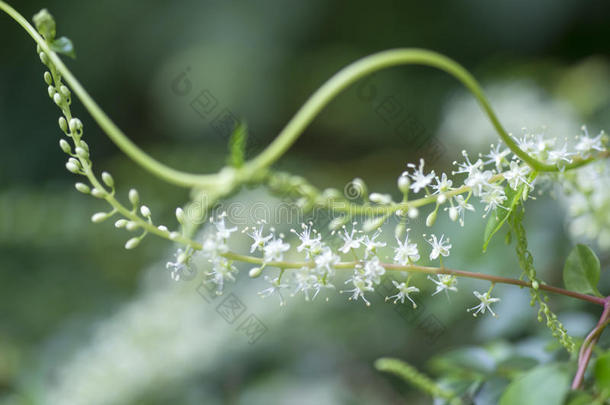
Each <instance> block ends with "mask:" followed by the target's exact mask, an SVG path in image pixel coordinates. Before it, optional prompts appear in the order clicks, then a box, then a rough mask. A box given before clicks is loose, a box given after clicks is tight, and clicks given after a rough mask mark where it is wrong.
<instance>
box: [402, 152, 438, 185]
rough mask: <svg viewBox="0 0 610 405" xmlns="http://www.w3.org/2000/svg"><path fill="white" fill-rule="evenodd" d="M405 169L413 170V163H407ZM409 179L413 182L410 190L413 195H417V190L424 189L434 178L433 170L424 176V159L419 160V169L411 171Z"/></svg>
mask: <svg viewBox="0 0 610 405" xmlns="http://www.w3.org/2000/svg"><path fill="white" fill-rule="evenodd" d="M407 167H410V168H412V169H415V167H416V166H415V165H414V164H413V163H409V164H408V165H407ZM409 177H411V179H412V180H413V183H412V184H411V189H412V190H413V192H415V193H419V190H421V189H422V188H425V187H426V186H427V185H428V184H430V182H431V181H432V179H433V178H434V170H433V171H431V172H430V173H429V174H424V159H420V160H419V169H417V170H415V171H413V173H411V174H409Z"/></svg>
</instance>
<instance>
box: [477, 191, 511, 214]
mask: <svg viewBox="0 0 610 405" xmlns="http://www.w3.org/2000/svg"><path fill="white" fill-rule="evenodd" d="M481 201H482V202H483V203H485V204H486V205H485V215H484V216H486V215H487V214H489V213H490V212H491V211H493V210H495V209H496V208H497V207H502V208H505V207H503V206H502V203H503V202H504V201H506V194H505V193H504V189H503V188H502V187H500V186H498V185H497V184H493V185H490V186H489V187H488V188H487V189H486V190H485V192H484V193H482V194H481Z"/></svg>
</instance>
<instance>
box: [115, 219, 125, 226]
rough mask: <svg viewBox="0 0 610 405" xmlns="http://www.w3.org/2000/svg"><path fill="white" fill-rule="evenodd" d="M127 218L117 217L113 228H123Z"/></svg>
mask: <svg viewBox="0 0 610 405" xmlns="http://www.w3.org/2000/svg"><path fill="white" fill-rule="evenodd" d="M127 222H128V221H127V220H126V219H124V218H121V219H117V220H116V222H115V223H114V227H115V228H125V226H126V225H127Z"/></svg>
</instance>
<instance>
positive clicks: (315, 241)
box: [290, 222, 323, 259]
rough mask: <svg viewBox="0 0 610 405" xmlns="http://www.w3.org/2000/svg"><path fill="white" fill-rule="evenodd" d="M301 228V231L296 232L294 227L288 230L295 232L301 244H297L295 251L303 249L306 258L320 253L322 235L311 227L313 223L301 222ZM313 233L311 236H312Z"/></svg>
mask: <svg viewBox="0 0 610 405" xmlns="http://www.w3.org/2000/svg"><path fill="white" fill-rule="evenodd" d="M301 228H302V229H303V231H302V232H301V233H298V232H297V231H295V230H294V229H291V230H290V231H291V232H293V233H294V234H296V235H297V236H298V237H299V240H300V241H301V244H300V245H299V246H297V251H298V252H302V251H305V254H306V255H307V258H308V259H309V258H311V257H312V256H315V255H317V254H318V253H320V250H321V249H322V246H323V245H322V235H320V234H319V233H318V231H316V230H315V229H313V224H312V223H311V222H310V223H309V225H305V224H301ZM312 233H313V235H314V236H313V237H312Z"/></svg>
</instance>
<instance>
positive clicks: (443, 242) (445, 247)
mask: <svg viewBox="0 0 610 405" xmlns="http://www.w3.org/2000/svg"><path fill="white" fill-rule="evenodd" d="M444 238H445V235H441V237H440V239H437V238H436V235H430V239H428V240H427V241H428V243H429V244H430V246H432V252H430V260H435V259H436V258H438V257H439V256H445V257H447V256H449V250H450V249H451V244H450V243H449V238H447V239H444Z"/></svg>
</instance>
